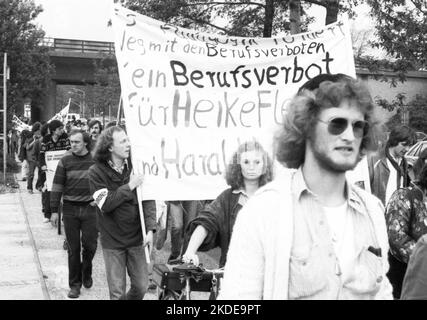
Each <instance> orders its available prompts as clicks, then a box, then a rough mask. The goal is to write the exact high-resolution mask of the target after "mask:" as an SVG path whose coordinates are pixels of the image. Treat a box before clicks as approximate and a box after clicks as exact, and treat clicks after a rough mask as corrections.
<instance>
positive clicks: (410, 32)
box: [368, 0, 427, 70]
mask: <svg viewBox="0 0 427 320" xmlns="http://www.w3.org/2000/svg"><path fill="white" fill-rule="evenodd" d="M368 3H369V5H370V6H371V16H372V17H373V18H374V21H375V23H376V33H377V36H378V41H377V42H374V43H372V44H373V45H374V46H375V47H378V48H380V47H381V48H383V49H385V50H386V52H387V53H388V54H389V55H390V56H391V57H393V58H395V59H396V62H395V64H397V65H398V68H397V70H399V69H400V70H407V69H412V70H419V69H422V68H424V69H425V68H426V67H427V1H426V0H382V1H374V0H368Z"/></svg>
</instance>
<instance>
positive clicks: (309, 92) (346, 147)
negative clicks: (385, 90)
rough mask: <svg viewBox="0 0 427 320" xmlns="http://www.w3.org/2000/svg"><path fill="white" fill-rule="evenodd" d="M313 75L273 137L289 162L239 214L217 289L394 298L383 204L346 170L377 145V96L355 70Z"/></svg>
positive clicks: (241, 295) (250, 294) (236, 294)
mask: <svg viewBox="0 0 427 320" xmlns="http://www.w3.org/2000/svg"><path fill="white" fill-rule="evenodd" d="M313 80H315V81H317V85H315V86H311V87H310V88H307V89H306V88H303V89H302V90H300V91H299V93H298V94H297V96H296V97H295V98H294V99H293V100H292V101H291V103H290V105H289V106H288V109H287V113H286V115H285V118H284V123H283V127H282V131H281V134H280V135H278V138H277V146H276V150H277V152H276V156H277V159H278V160H279V161H280V162H281V163H282V164H284V165H285V166H286V167H287V168H284V169H283V170H281V171H280V172H279V173H278V174H277V175H276V177H275V179H274V181H273V182H271V183H269V184H267V185H266V186H264V187H263V188H262V189H260V190H259V191H258V192H257V194H255V195H254V196H253V197H252V198H251V199H250V200H249V201H248V202H247V203H246V205H245V207H244V208H243V209H242V211H241V214H239V216H238V217H237V220H236V223H235V226H234V230H233V236H232V239H231V243H230V248H229V251H228V255H227V263H226V266H225V274H224V279H223V281H222V284H221V293H220V299H392V293H391V291H392V290H391V285H390V282H389V281H388V279H387V277H386V273H387V270H388V267H389V266H388V261H387V252H388V248H389V247H388V239H387V231H386V225H385V219H384V207H383V205H382V204H381V202H380V201H379V200H378V199H377V198H376V197H374V196H372V195H371V194H369V193H367V192H366V191H364V190H362V189H360V188H359V187H357V186H355V185H354V184H352V183H350V182H349V181H348V180H347V178H346V171H348V170H352V169H353V168H354V167H355V166H356V165H357V163H358V162H359V161H360V159H361V158H362V157H363V156H364V154H365V153H366V152H367V150H369V149H373V148H375V146H374V143H373V139H372V135H373V134H372V131H373V128H374V125H375V121H374V119H373V108H374V104H373V102H372V99H371V96H370V94H369V92H368V90H367V89H366V88H365V87H364V86H363V85H362V83H361V82H359V81H357V80H354V79H353V78H350V77H347V76H343V77H335V76H334V75H321V76H319V78H317V79H312V80H311V83H313Z"/></svg>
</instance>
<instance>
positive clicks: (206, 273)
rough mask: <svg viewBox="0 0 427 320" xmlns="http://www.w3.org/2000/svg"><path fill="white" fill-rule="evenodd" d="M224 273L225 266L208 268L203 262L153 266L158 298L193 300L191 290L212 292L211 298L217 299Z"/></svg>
mask: <svg viewBox="0 0 427 320" xmlns="http://www.w3.org/2000/svg"><path fill="white" fill-rule="evenodd" d="M223 275H224V269H223V268H220V269H207V268H205V267H203V265H202V264H200V265H198V266H196V265H194V264H192V263H181V264H179V265H177V266H173V265H165V264H155V265H154V266H153V282H154V283H155V284H156V286H157V298H158V300H191V292H210V295H209V300H216V298H217V297H218V294H219V290H220V282H221V278H222V277H223Z"/></svg>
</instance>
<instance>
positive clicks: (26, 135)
mask: <svg viewBox="0 0 427 320" xmlns="http://www.w3.org/2000/svg"><path fill="white" fill-rule="evenodd" d="M30 138H31V131H30V130H27V129H24V130H22V132H21V135H20V137H19V145H18V150H19V152H18V159H19V161H21V180H22V181H27V176H28V162H27V149H26V144H25V143H26V141H27V139H30Z"/></svg>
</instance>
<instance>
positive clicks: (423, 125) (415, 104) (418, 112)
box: [377, 94, 427, 134]
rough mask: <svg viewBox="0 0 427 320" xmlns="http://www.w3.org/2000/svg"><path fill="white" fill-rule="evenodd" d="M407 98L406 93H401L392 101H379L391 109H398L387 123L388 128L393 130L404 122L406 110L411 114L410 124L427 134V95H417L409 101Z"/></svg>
mask: <svg viewBox="0 0 427 320" xmlns="http://www.w3.org/2000/svg"><path fill="white" fill-rule="evenodd" d="M405 100H406V97H405V95H403V94H399V95H397V97H396V99H394V100H393V101H392V102H391V103H389V102H387V101H386V100H380V101H377V102H378V103H379V104H380V105H381V106H382V107H384V108H387V109H389V110H390V111H392V110H396V114H395V115H394V116H392V117H391V118H390V119H389V120H388V122H387V123H386V125H387V128H388V129H389V130H391V129H392V128H393V127H395V126H397V125H400V124H402V123H403V121H402V118H403V117H402V113H403V112H405V111H406V112H407V113H408V115H409V123H408V125H409V126H410V127H411V128H413V129H415V130H416V131H422V132H424V133H426V134H427V108H426V106H427V95H416V96H415V98H414V99H412V100H411V101H409V102H408V103H406V102H405Z"/></svg>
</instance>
